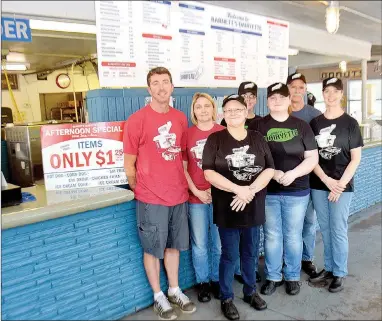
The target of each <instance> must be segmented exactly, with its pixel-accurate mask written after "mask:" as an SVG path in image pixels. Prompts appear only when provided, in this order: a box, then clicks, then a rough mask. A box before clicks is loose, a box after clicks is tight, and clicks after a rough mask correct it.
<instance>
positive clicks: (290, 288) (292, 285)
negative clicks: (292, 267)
mask: <svg viewBox="0 0 382 321" xmlns="http://www.w3.org/2000/svg"><path fill="white" fill-rule="evenodd" d="M285 288H286V293H287V294H289V295H296V294H299V293H300V282H299V281H285Z"/></svg>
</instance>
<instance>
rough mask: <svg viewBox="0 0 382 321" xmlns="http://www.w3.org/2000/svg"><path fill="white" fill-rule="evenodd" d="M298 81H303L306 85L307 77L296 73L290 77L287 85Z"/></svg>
mask: <svg viewBox="0 0 382 321" xmlns="http://www.w3.org/2000/svg"><path fill="white" fill-rule="evenodd" d="M297 79H300V80H302V81H303V82H304V84H306V79H305V76H304V75H303V74H302V73H300V72H295V73H293V74H291V75H289V76H288V79H287V85H289V84H290V83H291V82H292V81H294V80H297Z"/></svg>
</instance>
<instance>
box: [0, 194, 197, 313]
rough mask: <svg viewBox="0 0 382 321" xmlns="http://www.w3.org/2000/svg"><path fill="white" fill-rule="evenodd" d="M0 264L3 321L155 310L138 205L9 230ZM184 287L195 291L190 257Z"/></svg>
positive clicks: (183, 270)
mask: <svg viewBox="0 0 382 321" xmlns="http://www.w3.org/2000/svg"><path fill="white" fill-rule="evenodd" d="M1 264H2V298H1V300H2V319H3V320H116V319H119V318H121V317H123V316H124V315H127V314H131V313H134V312H135V311H137V310H140V309H142V308H145V307H147V306H149V305H151V304H152V302H153V298H152V292H151V288H150V286H149V283H148V281H147V278H146V275H145V272H144V268H143V264H142V248H141V247H140V244H139V239H138V234H137V228H136V218H135V201H131V202H128V203H124V204H121V205H117V206H110V207H106V208H103V209H99V210H94V211H88V212H85V213H81V214H76V215H72V216H67V217H63V218H59V219H55V220H49V221H45V222H41V223H36V224H31V225H27V226H23V227H17V228H12V229H8V230H4V231H3V232H2V263H1ZM179 282H180V286H181V287H182V288H189V287H191V286H192V285H193V284H194V283H195V276H194V272H193V268H192V263H191V252H190V251H187V252H184V253H182V254H181V264H180V270H179ZM161 284H162V288H163V289H167V287H168V286H167V279H166V277H165V273H164V270H163V266H162V271H161Z"/></svg>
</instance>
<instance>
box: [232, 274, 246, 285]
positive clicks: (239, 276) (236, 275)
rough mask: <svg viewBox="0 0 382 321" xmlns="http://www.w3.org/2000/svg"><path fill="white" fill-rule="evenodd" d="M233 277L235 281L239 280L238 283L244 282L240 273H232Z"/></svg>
mask: <svg viewBox="0 0 382 321" xmlns="http://www.w3.org/2000/svg"><path fill="white" fill-rule="evenodd" d="M234 278H235V280H236V281H237V282H239V283H240V284H244V280H243V277H242V276H241V275H240V274H235V275H234Z"/></svg>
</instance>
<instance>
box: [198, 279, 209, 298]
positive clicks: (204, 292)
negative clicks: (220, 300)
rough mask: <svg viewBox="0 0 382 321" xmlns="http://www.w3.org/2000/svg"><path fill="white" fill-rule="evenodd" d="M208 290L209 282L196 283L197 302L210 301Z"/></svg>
mask: <svg viewBox="0 0 382 321" xmlns="http://www.w3.org/2000/svg"><path fill="white" fill-rule="evenodd" d="M210 290H211V289H210V284H209V283H199V284H198V301H199V302H209V301H211V295H210Z"/></svg>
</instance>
